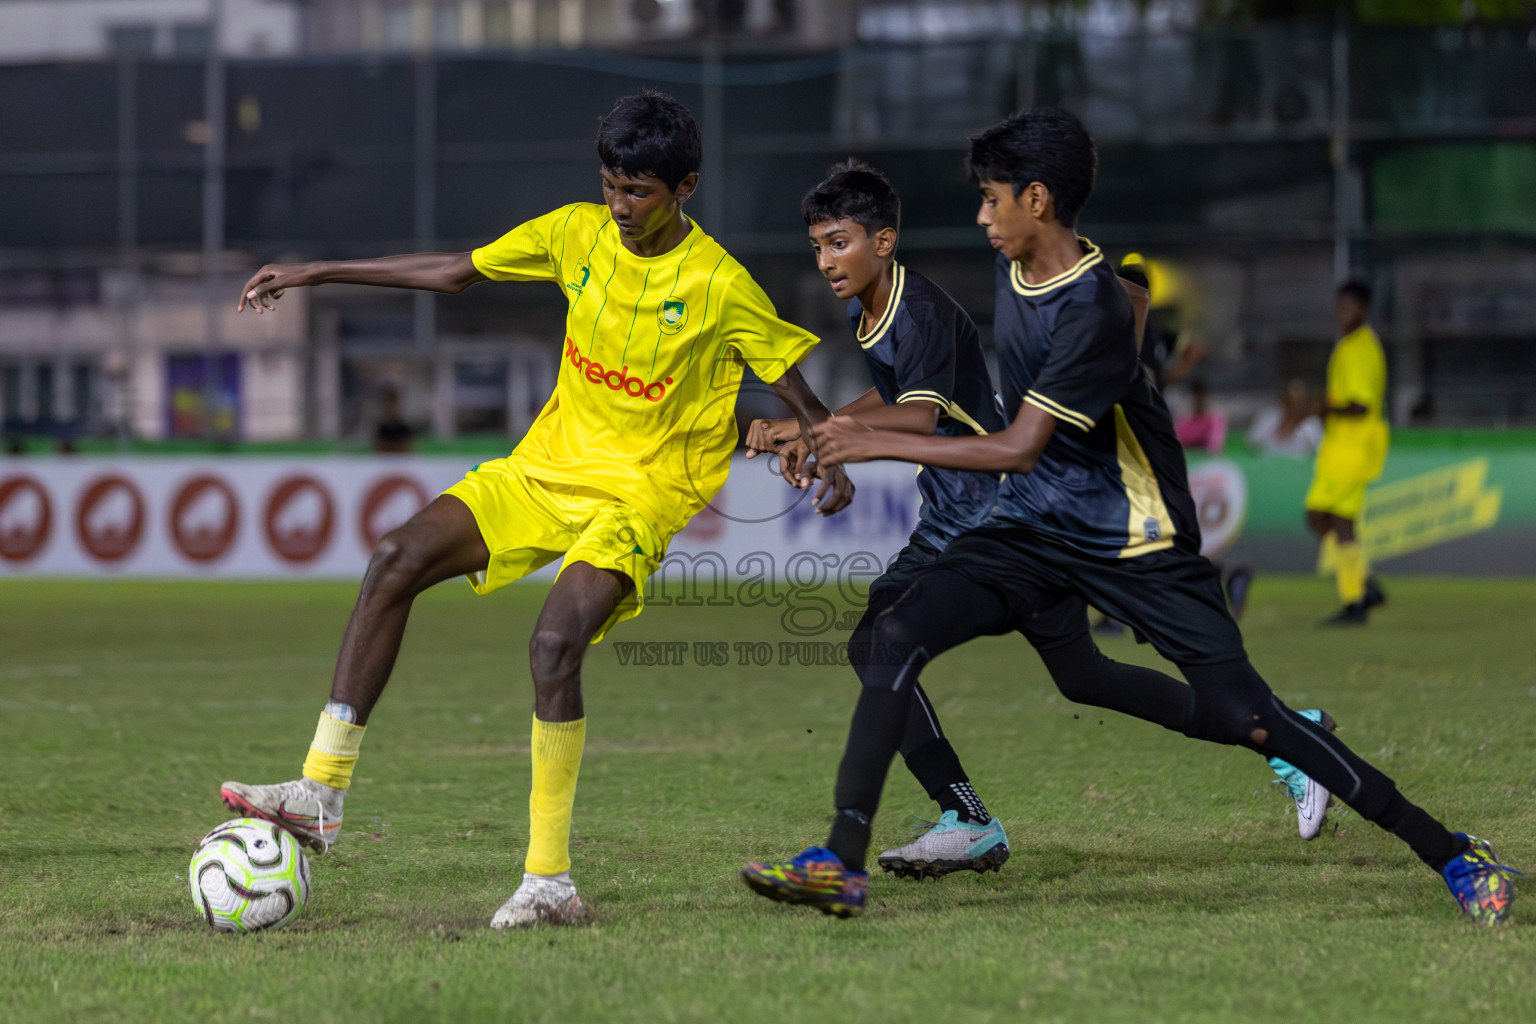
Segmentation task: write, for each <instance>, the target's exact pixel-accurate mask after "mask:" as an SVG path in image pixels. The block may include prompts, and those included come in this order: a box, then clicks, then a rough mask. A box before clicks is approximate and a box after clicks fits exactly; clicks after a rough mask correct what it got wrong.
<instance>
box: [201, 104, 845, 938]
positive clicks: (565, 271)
mask: <svg viewBox="0 0 1536 1024" xmlns="http://www.w3.org/2000/svg"><path fill="white" fill-rule="evenodd" d="M597 150H598V156H599V159H600V161H601V167H600V176H601V180H602V190H603V197H604V199H605V201H606V205H602V204H594V203H575V204H572V205H570V206H564V207H561V208H560V209H558V210H555V211H553V212H552V213H548V214H545V215H544V216H542V217H539V218H537V219H535V220H532V221H529V222H528V223H526V224H523V225H522V226H520V227H517V228H514V229H513V230H512V231H509V232H508V233H507V234H505V235H503V236H502V237H501V238H499V239H498V240H496V241H495V242H492V243H491V244H490V245H487V246H485V247H483V248H480V249H476V250H474V252H472V253H419V254H415V255H408V256H393V257H388V258H385V259H379V260H354V261H347V262H339V263H310V264H290V265H276V266H268V267H263V268H262V269H261V270H260V271H258V272H257V274H256V275H255V276H254V277H252V278H251V280H250V281H249V282H247V283H246V286H245V289H244V291H243V293H242V295H241V300H240V306H241V308H242V309H243V308H244V307H245V306H246V305H251V306H253V307H254V308H255V309H256V310H257V312H261V311H262V310H263V309H270V308H272V306H271V303H272V302H273V301H274V300H275V299H277V298H278V297H279V296H281V294H282V293H283V291H284V290H285V289H287V288H292V287H299V286H305V285H317V284H324V283H328V282H348V283H354V284H374V285H384V286H388V287H398V288H424V289H429V290H433V291H442V292H459V291H462V290H463V289H465V288H467V287H469V286H470V285H472V284H476V283H478V282H480V281H485V280H504V281H511V280H516V281H547V282H551V283H553V284H555V285H557V286H558V287H559V288H560V289H561V290H562V291H563V292H564V294H565V297H566V300H567V302H568V303H569V311H568V313H567V318H566V336H565V340H564V342H563V344H562V348H561V356H560V373H559V378H558V381H557V384H556V387H555V393H554V394H553V395H552V396H551V397H550V399H549V402H548V403H547V404H546V405H545V407H544V410H543V411H542V412H541V413H540V414H539V417H538V419H537V420H535V421H534V424H533V426H532V427H530V428H529V430H528V433H527V435H526V436H525V437H524V438H523V440H522V442H521V443H520V444H518V446H517V448H516V449H515V450H514V451H513V452H512V454H510V455H509V456H507V457H506V458H504V459H496V460H494V461H492V462H486V463H482V464H481V465H479V466H476V467H475V468H474V469H472V470H471V471H470V472H469V473H468V475H466V476H465V478H464V479H463V480H461V481H460V482H459V483H457V484H454V485H453V486H452V487H450V488H449V489H448V490H447V492H445V493H444V494H443V495H442V496H440V497H438V498H437V499H436V500H435V501H433V502H432V503H431V504H430V505H428V506H427V507H426V508H425V509H423V510H422V511H421V512H419V513H418V514H417V515H415V516H414V517H412V518H411V520H410V521H409V522H407V523H406V524H405V525H404V526H402V527H400V528H399V529H398V530H395V531H393V532H391V533H389V534H388V535H386V536H385V537H384V538H383V539H382V540H381V541H380V542H379V545H378V547H377V548H376V549H375V551H374V554H373V558H372V560H371V561H370V562H369V565H368V572H367V575H366V576H364V578H363V585H362V592H361V593H360V594H359V596H358V600H357V606H356V608H355V609H354V610H353V612H352V618H351V620H350V621H349V622H348V624H347V630H346V633H345V635H344V637H343V639H342V644H341V653H340V655H339V657H338V659H337V663H336V674H335V678H334V681H333V683H332V686H331V695H330V701H329V703H327V704H326V705H325V710H324V711H323V712H322V713H321V716H320V724H319V727H318V728H317V730H316V733H315V739H314V742H313V743H312V744H311V746H310V750H309V756H308V757H307V758H306V760H305V762H304V773H303V778H301V779H298V780H295V781H292V782H283V783H278V784H275V785H266V786H253V785H246V784H243V783H238V782H226V783H225V784H224V786H223V787H222V789H221V791H220V794H221V796H222V798H223V800H224V802H225V803H226V804H227V805H228V806H229V807H231V808H232V809H234V810H237V811H239V812H241V813H245V814H253V815H257V816H259V817H262V818H266V819H268V820H271V821H274V822H276V823H278V824H280V825H282V826H284V827H285V828H287V829H288V830H289V831H290V832H293V833H294V834H295V835H296V836H298V837H299V838H300V839H301V840H304V841H305V842H306V843H307V844H309V845H310V846H311V847H312V848H314V849H316V850H318V851H320V852H324V851H325V850H326V849H327V848H329V847H330V845H331V844H332V843H333V842H335V840H336V837H337V835H338V834H339V832H340V825H341V811H342V800H343V797H344V795H345V792H346V789H347V787H348V785H349V784H350V781H351V777H352V771H353V767H354V766H355V764H356V762H357V756H358V750H359V746H360V744H361V742H362V736H363V730H364V727H365V726H366V724H367V722H368V717H369V714H370V713H371V712H372V710H373V707H374V705H375V703H376V702H377V701H378V699H379V696H380V694H382V693H383V690H384V687H385V685H386V683H387V682H388V681H389V674H390V669H391V668H392V667H393V665H394V661H395V656H396V654H397V653H398V652H399V649H400V640H401V637H402V635H403V633H404V630H405V623H406V618H407V616H408V615H409V614H410V608H411V602H412V601H413V600H414V598H415V597H416V595H417V594H419V593H421V592H422V591H423V590H425V589H426V588H427V587H429V586H432V585H433V584H435V583H438V582H441V581H443V580H447V579H451V578H453V577H455V576H468V577H469V578H470V581H471V583H472V584H473V586H474V588H475V590H476V591H477V592H479V593H486V592H488V591H491V590H495V589H496V588H498V587H500V586H503V585H504V584H507V583H510V582H512V581H514V580H517V579H520V578H522V577H524V576H526V575H528V574H529V573H531V572H533V571H535V570H536V569H538V568H540V567H542V566H544V565H547V564H548V563H550V562H552V561H554V560H555V559H557V558H560V557H561V556H562V555H563V556H564V559H565V562H564V566H563V567H562V569H561V572H560V575H559V576H558V577H557V578H556V580H555V583H554V585H553V586H552V587H551V589H550V592H549V596H548V597H547V598H546V600H545V602H544V606H543V608H542V609H541V610H540V612H539V617H538V621H537V623H536V624H535V625H534V630H533V636H532V639H531V641H530V643H529V661H530V668H531V670H532V676H533V683H534V717H533V741H532V755H533V787H532V793H531V795H530V797H529V847H528V857H527V861H526V863H525V872H524V875H523V880H522V884H520V885H519V886H518V888H517V891H516V892H515V893H514V894H513V895H512V897H511V898H510V899H508V900H507V902H506V903H505V904H504V905H503V906H502V907H501V909H500V910H498V911H497V912H496V914H495V916H494V917H493V918H492V920H491V926H492V927H494V928H507V927H519V926H527V925H535V924H542V923H549V924H569V923H574V922H576V921H579V920H581V919H582V918H583V916H584V913H585V912H584V909H583V907H582V904H581V900H580V898H579V897H578V896H577V894H576V887H575V884H574V883H573V882H572V881H571V878H570V866H571V861H570V825H571V811H572V807H573V805H574V801H575V796H576V777H577V772H578V770H579V768H580V765H581V755H582V748H583V745H584V743H585V737H586V717H585V714H586V712H585V708H584V705H583V702H582V695H581V663H582V659H583V657H584V655H585V652H586V648H587V645H588V644H589V643H595V642H597V641H598V640H600V639H601V638H602V637H603V635H604V634H605V633H606V632H607V631H608V630H609V629H610V628H612V627H613V625H614V624H615V623H617V622H619V621H622V620H623V619H627V618H630V617H632V616H634V615H637V614H639V612H640V609H641V605H642V603H643V593H644V584H645V580H646V577H648V576H649V575H650V574H651V573H652V572H654V571H655V570H656V568H657V567H658V565H659V564H660V563H661V561H662V559H663V558H664V557H665V555H666V550H667V544H668V542H669V541H670V540H671V538H672V537H673V535H675V534H676V533H677V532H678V531H679V530H681V529H682V528H683V526H684V525H685V524H686V523H687V522H688V520H689V518H690V517H692V516H693V515H694V514H695V513H696V512H698V511H699V510H700V509H701V508H703V507H704V505H705V504H706V503H707V502H708V501H709V500H710V499H711V498H712V497H714V495H715V493H716V492H717V491H718V490H719V489H720V486H721V485H722V484H723V483H724V482H725V477H726V472H727V470H728V468H729V465H730V457H731V452H732V450H733V449H734V448H735V446H736V440H737V434H736V422H735V404H736V403H735V397H736V391H737V388H738V387H739V385H740V382H741V379H742V372H743V368H744V366H748V365H750V366H751V367H752V369H753V370H754V371H755V372H756V373H757V375H758V376H759V377H761V378H762V379H763V380H765V381H767V382H769V383H771V384H772V385H773V387H774V390H775V391H776V392H777V393H778V394H779V396H780V397H781V398H783V399H784V400H785V402H786V403H787V404H788V405H789V406H790V408H791V409H792V410H794V412H795V415H796V417H797V418H798V419H800V421H801V429H802V431H803V432H804V433H805V434H807V435H808V434H809V432H810V427H811V425H812V424H814V423H819V422H820V421H821V420H823V419H825V418H826V416H827V410H826V408H825V407H824V406H823V405H822V404H821V402H820V401H819V400H817V398H816V397H815V395H813V394H811V392H810V390H809V389H808V388H807V387H806V386H805V382H804V381H803V379H802V378H801V376H800V374H799V371H797V370H795V369H794V365H795V364H796V363H798V362H799V361H800V359H801V358H802V357H804V355H805V354H806V353H807V352H808V351H809V350H810V349H811V348H812V347H813V346H814V345H815V344H816V338H815V337H814V336H813V335H811V334H808V333H807V332H805V331H803V330H801V329H800V328H798V327H794V326H792V325H790V324H788V323H785V322H784V321H782V320H780V319H779V318H778V317H777V315H776V314H775V313H774V309H773V305H772V304H771V303H770V302H769V301H768V299H767V297H766V296H765V295H764V294H763V292H762V290H761V289H760V288H759V287H758V286H757V284H756V282H754V281H753V280H752V278H751V277H750V276H749V275H748V274H747V272H746V271H745V270H744V269H743V268H742V267H741V265H740V264H739V263H737V262H736V261H735V260H734V259H732V258H731V257H730V256H729V255H728V254H727V253H726V252H725V250H724V249H722V248H721V247H720V245H719V244H718V243H717V242H715V241H714V240H713V239H712V238H710V237H709V236H708V235H706V234H705V233H704V232H703V230H701V229H700V227H699V225H697V224H696V223H694V222H693V221H691V220H689V219H688V218H687V217H686V216H684V215H683V211H682V206H683V203H684V202H685V201H686V200H687V199H688V197H689V196H690V195H691V194H692V193H693V191H694V189H695V188H696V187H697V184H698V178H699V176H698V169H699V163H700V156H701V150H702V145H701V142H700V138H699V130H698V127H697V125H696V124H695V123H694V120H693V117H692V116H691V115H690V114H689V113H688V111H687V109H686V108H685V107H683V105H682V104H680V103H678V102H677V101H676V100H674V99H672V98H671V97H668V96H663V95H661V94H659V93H643V94H640V95H635V96H626V97H624V98H623V99H620V100H619V101H618V103H617V104H616V105H615V106H614V108H613V110H612V111H611V112H610V113H609V114H608V115H607V116H606V117H605V118H603V120H602V122H601V124H600V127H599V129H598V137H597ZM808 483H809V481H808V480H804V485H808ZM852 493H853V489H852V485H851V484H849V482H848V479H847V477H846V476H845V475H844V474H843V473H842V472H841V470H834V469H831V468H829V469H828V470H827V472H826V473H825V475H824V476H823V480H822V484H821V487H820V490H819V491H818V493H817V495H816V499H815V503H816V504H817V505H818V507H819V510H820V511H821V512H822V513H823V514H830V513H832V512H835V511H837V510H838V509H840V508H842V507H843V506H844V505H846V504H847V503H848V501H849V500H850V498H851V497H852Z"/></svg>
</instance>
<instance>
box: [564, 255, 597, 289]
mask: <svg viewBox="0 0 1536 1024" xmlns="http://www.w3.org/2000/svg"><path fill="white" fill-rule="evenodd" d="M591 276H592V268H591V267H590V266H588V265H587V261H586V259H585V257H582V258H578V259H577V260H576V277H575V280H572V281H569V282H567V283H566V287H567V288H569V289H570V290H571V291H573V292H575V293H576V294H577V295H580V294H581V292H582V289H584V288H586V286H587V280H588V279H589V278H590V277H591Z"/></svg>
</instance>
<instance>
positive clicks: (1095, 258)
mask: <svg viewBox="0 0 1536 1024" xmlns="http://www.w3.org/2000/svg"><path fill="white" fill-rule="evenodd" d="M1077 242H1078V244H1079V245H1080V246H1082V248H1083V258H1082V259H1080V260H1078V261H1077V262H1076V263H1074V264H1073V265H1072V267H1071V269H1069V270H1065V271H1063V272H1061V273H1060V274H1057V275H1056V276H1055V277H1053V278H1051V279H1050V280H1048V281H1041V282H1040V283H1039V284H1029V283H1028V282H1026V281H1025V280H1024V268H1023V265H1022V264H1020V263H1019V261H1018V260H1014V261H1013V263H1012V265H1010V266H1009V268H1008V281H1009V283H1010V284H1012V285H1013V290H1014V291H1016V292H1018V293H1019V294H1020V295H1030V296H1034V295H1044V294H1045V293H1046V292H1048V291H1051V290H1052V289H1055V288H1060V287H1061V286H1062V285H1064V284H1071V283H1072V282H1073V281H1076V280H1077V279H1078V278H1080V277H1082V276H1083V275H1084V274H1086V273H1087V272H1088V270H1089V268H1091V267H1095V266H1097V265H1099V264H1100V263H1103V262H1104V253H1102V252H1101V251H1099V247H1098V246H1096V245H1094V244H1093V243H1092V242H1090V241H1088V239H1086V238H1081V237H1079V238H1078V240H1077Z"/></svg>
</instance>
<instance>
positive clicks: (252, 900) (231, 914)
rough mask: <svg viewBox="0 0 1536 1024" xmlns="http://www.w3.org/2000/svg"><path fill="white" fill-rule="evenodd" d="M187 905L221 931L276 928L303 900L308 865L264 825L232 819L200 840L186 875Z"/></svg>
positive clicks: (293, 845)
mask: <svg viewBox="0 0 1536 1024" xmlns="http://www.w3.org/2000/svg"><path fill="white" fill-rule="evenodd" d="M189 875H190V878H189V880H190V882H191V884H192V903H193V904H194V905H195V906H196V907H197V912H198V913H199V914H201V915H203V920H205V921H207V922H208V927H210V928H212V929H214V930H215V931H221V932H256V931H261V930H262V929H264V928H281V927H283V926H284V925H285V924H287V923H288V922H290V921H292V920H293V919H294V918H296V917H298V916H299V911H300V910H302V909H304V903H305V901H306V900H308V899H309V861H308V860H306V859H305V858H304V851H303V850H301V849H300V848H299V844H298V841H297V840H295V839H294V838H293V836H291V835H289V834H288V833H287V832H284V831H283V830H282V829H281V828H279V827H277V826H276V825H274V824H272V823H271V822H270V821H260V820H258V819H256V818H236V819H234V820H233V821H226V822H225V823H224V824H222V825H220V826H219V827H218V828H216V829H214V830H213V831H212V832H209V833H208V834H207V835H205V836H203V838H202V841H201V842H199V843H198V844H197V851H196V852H195V853H193V854H192V868H191V870H190V872H189Z"/></svg>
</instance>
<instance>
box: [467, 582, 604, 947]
mask: <svg viewBox="0 0 1536 1024" xmlns="http://www.w3.org/2000/svg"><path fill="white" fill-rule="evenodd" d="M633 587H634V583H633V582H632V581H631V580H630V579H629V577H627V576H625V575H623V574H622V573H618V572H614V571H612V570H608V569H599V568H597V567H596V566H593V565H590V564H588V563H587V562H572V563H570V564H569V565H567V566H566V567H565V568H564V569H563V570H562V571H561V573H560V577H559V579H557V580H556V581H555V585H554V587H553V588H552V589H551V590H550V592H549V597H548V598H546V599H545V601H544V607H543V608H542V609H540V611H539V619H538V622H537V623H536V624H535V625H534V628H533V637H532V639H530V640H529V643H528V664H529V668H530V670H531V671H532V674H533V694H534V696H533V744H532V746H533V751H532V753H533V787H532V792H531V793H530V795H529V798H528V819H529V820H528V859H527V862H526V863H525V865H524V872H523V881H522V884H520V885H519V886H518V887H517V891H516V892H515V893H513V894H512V897H511V899H509V900H507V902H506V903H504V904H502V906H501V909H499V910H498V911H496V915H495V916H494V917H492V918H491V927H492V928H526V927H532V926H534V925H540V924H577V923H580V922H581V921H583V920H585V919H586V911H585V909H584V908H583V907H582V904H581V897H580V896H578V895H576V885H575V883H574V882H572V881H571V874H570V869H571V853H570V837H571V810H572V807H573V806H574V805H575V801H576V777H577V774H578V772H579V771H580V768H581V753H582V747H583V746H584V745H585V743H586V731H587V722H586V709H585V707H584V705H583V702H582V697H581V663H582V659H583V658H584V657H585V656H586V652H587V647H588V645H589V644H590V643H591V642H592V638H593V637H594V636H596V635H597V632H598V630H600V629H602V627H603V624H604V623H605V622H607V621H608V619H609V618H610V617H611V616H612V615H613V612H614V609H615V608H617V607H618V605H619V602H620V601H622V600H623V599H624V598H625V597H626V596H628V594H629V593H630V591H631V590H632V589H633Z"/></svg>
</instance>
